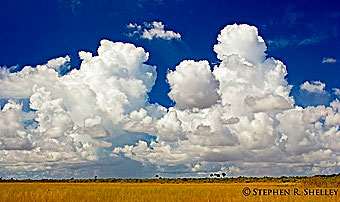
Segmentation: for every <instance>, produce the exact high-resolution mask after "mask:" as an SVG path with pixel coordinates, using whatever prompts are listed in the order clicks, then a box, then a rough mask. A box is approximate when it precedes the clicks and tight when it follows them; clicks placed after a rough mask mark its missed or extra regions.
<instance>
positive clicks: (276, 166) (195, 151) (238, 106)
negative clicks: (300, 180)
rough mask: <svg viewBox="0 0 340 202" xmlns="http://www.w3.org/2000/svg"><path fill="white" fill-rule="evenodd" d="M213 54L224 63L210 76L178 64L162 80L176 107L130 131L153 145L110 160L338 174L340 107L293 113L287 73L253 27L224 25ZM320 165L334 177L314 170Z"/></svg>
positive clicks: (318, 86)
mask: <svg viewBox="0 0 340 202" xmlns="http://www.w3.org/2000/svg"><path fill="white" fill-rule="evenodd" d="M214 50H215V51H216V52H217V56H218V58H219V59H220V60H222V61H221V63H219V64H218V65H216V66H215V67H214V70H213V71H212V76H210V71H209V69H210V68H209V67H208V64H207V63H206V62H204V61H199V62H194V61H183V62H182V63H181V64H180V65H178V66H177V67H176V70H175V71H174V72H170V73H169V74H168V81H169V84H170V86H171V91H170V93H169V96H170V98H172V99H173V100H174V101H175V102H176V105H175V106H174V107H173V108H170V109H169V110H168V112H167V114H166V115H165V116H164V117H163V118H161V119H158V120H157V119H149V120H150V122H153V124H152V123H150V124H148V125H147V127H145V129H144V130H143V129H142V128H141V127H140V126H141V124H138V121H137V122H136V123H134V125H135V126H137V125H138V126H139V127H138V130H139V131H144V132H147V131H149V133H150V134H153V135H154V136H156V137H157V138H156V141H151V143H150V144H147V143H146V142H144V141H139V142H138V143H137V144H135V145H126V146H124V147H116V148H115V149H114V151H113V154H112V155H118V154H120V153H122V154H123V155H124V156H125V157H128V158H131V159H134V160H136V161H140V162H142V163H143V164H148V163H151V164H156V165H158V166H161V167H162V168H163V169H165V168H167V167H168V166H174V165H178V164H184V165H187V166H188V168H189V170H190V171H192V172H197V173H201V171H202V170H211V169H214V170H225V171H226V172H228V173H230V174H232V175H242V174H246V175H282V174H286V173H288V174H306V173H308V174H313V173H314V174H315V172H317V173H320V172H321V173H327V172H331V170H338V168H337V165H338V164H340V163H339V160H338V158H337V156H338V155H339V150H338V148H339V147H338V146H337V145H336V144H335V142H336V141H338V140H339V138H338V137H339V136H338V135H340V131H339V127H340V125H339V121H338V120H340V119H339V118H338V116H340V115H339V107H338V106H340V103H339V101H337V100H335V101H333V102H332V103H331V105H330V107H325V106H315V107H312V106H311V107H307V108H302V107H298V106H294V99H293V97H290V96H289V95H290V91H291V88H292V86H290V85H288V82H287V81H286V79H285V76H286V75H287V71H286V67H285V65H284V64H283V63H282V62H281V61H278V60H276V59H274V58H266V54H265V51H266V45H265V44H264V41H263V40H262V38H261V37H260V36H258V33H257V29H256V28H255V27H252V26H248V25H236V24H235V25H228V26H227V27H226V28H224V29H223V30H222V31H221V33H220V35H219V36H218V44H217V45H215V46H214ZM198 70H199V72H200V73H197V71H198ZM195 78H197V81H196V80H195ZM198 80H201V82H200V83H199V85H197V84H198ZM216 81H217V82H216ZM211 83H215V84H214V85H210V84H211ZM208 84H209V85H208ZM216 84H217V85H216ZM301 88H302V89H305V90H309V91H312V92H324V88H325V86H324V84H323V83H321V82H318V81H316V82H312V83H309V82H306V83H305V84H303V85H301ZM189 89H190V90H191V91H190V90H189ZM203 89H210V90H209V92H210V93H211V92H217V93H218V96H219V98H217V99H216V98H214V99H212V100H213V101H211V103H210V101H209V100H204V101H202V100H201V99H200V97H199V95H200V94H201V95H202V92H204V91H203ZM205 97H207V96H205ZM208 103H209V104H208ZM200 106H201V107H200ZM144 114H145V113H144ZM145 117H146V116H142V117H141V120H145ZM151 120H152V121H151ZM143 123H145V121H143ZM292 126H293V127H292ZM129 129H130V130H133V129H134V128H133V127H130V128H129ZM320 165H330V166H332V169H328V170H324V169H316V168H317V167H320ZM207 173H209V171H208V172H207ZM207 173H205V174H207Z"/></svg>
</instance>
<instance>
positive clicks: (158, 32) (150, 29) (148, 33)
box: [127, 21, 181, 40]
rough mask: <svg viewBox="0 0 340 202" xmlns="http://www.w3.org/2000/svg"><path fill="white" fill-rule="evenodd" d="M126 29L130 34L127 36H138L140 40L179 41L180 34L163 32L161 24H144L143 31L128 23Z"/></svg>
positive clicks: (138, 26) (168, 31) (139, 26)
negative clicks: (129, 30)
mask: <svg viewBox="0 0 340 202" xmlns="http://www.w3.org/2000/svg"><path fill="white" fill-rule="evenodd" d="M127 28H128V29H131V30H132V32H130V33H129V34H128V36H130V37H131V36H134V35H140V38H143V39H148V40H152V39H154V38H161V39H164V40H172V39H177V40H180V39H181V34H180V33H176V32H174V31H171V30H165V28H164V25H163V23H162V22H156V21H154V22H152V23H144V26H143V28H144V29H143V30H142V26H141V25H137V24H136V23H135V24H132V23H129V24H128V25H127Z"/></svg>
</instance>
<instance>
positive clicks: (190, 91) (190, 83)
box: [167, 60, 219, 109]
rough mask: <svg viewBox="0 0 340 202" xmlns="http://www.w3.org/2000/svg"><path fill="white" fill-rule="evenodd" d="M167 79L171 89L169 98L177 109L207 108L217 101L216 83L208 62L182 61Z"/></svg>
mask: <svg viewBox="0 0 340 202" xmlns="http://www.w3.org/2000/svg"><path fill="white" fill-rule="evenodd" d="M167 79H168V82H169V84H170V89H171V91H170V93H169V97H170V98H171V99H172V100H174V101H175V102H176V106H177V107H179V108H183V109H185V108H193V107H197V108H207V107H210V106H211V105H213V104H216V103H217V101H218V99H219V96H218V94H217V92H216V91H217V87H218V82H217V80H215V78H214V76H213V74H212V72H211V71H210V66H209V63H208V61H199V62H195V61H188V60H186V61H183V62H181V63H180V64H179V65H178V66H177V67H176V71H170V72H169V73H168V75H167Z"/></svg>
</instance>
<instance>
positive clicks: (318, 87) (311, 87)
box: [300, 81, 326, 93]
mask: <svg viewBox="0 0 340 202" xmlns="http://www.w3.org/2000/svg"><path fill="white" fill-rule="evenodd" d="M325 87H326V84H324V83H322V82H320V81H312V82H311V83H310V82H309V81H306V82H305V83H303V84H301V85H300V89H301V90H306V91H308V92H311V93H326V91H325Z"/></svg>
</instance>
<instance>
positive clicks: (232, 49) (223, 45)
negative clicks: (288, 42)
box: [214, 24, 267, 63]
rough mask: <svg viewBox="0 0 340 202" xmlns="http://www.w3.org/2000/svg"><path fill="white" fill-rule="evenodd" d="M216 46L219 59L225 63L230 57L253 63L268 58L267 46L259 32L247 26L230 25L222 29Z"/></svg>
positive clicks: (215, 49)
mask: <svg viewBox="0 0 340 202" xmlns="http://www.w3.org/2000/svg"><path fill="white" fill-rule="evenodd" d="M217 41H218V43H217V44H216V45H215V46H214V51H215V52H216V53H217V58H218V59H220V60H222V61H224V60H226V59H227V58H228V57H229V56H230V55H239V56H240V57H242V58H244V59H246V60H248V61H249V62H252V63H259V62H263V61H264V59H265V57H266V53H265V52H266V50H267V46H266V44H265V42H264V40H263V38H262V37H261V36H259V35H258V30H257V28H256V27H254V26H249V25H246V24H242V25H237V24H234V25H229V26H226V27H225V28H224V29H222V31H221V33H220V34H219V35H218V37H217Z"/></svg>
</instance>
